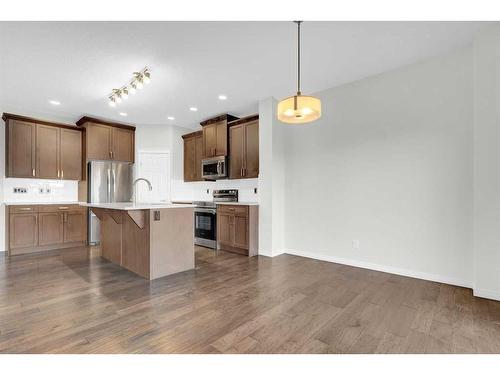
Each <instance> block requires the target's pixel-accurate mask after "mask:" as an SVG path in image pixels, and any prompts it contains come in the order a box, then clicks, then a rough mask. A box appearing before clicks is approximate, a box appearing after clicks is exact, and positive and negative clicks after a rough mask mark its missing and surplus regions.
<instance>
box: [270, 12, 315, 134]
mask: <svg viewBox="0 0 500 375" xmlns="http://www.w3.org/2000/svg"><path fill="white" fill-rule="evenodd" d="M294 22H295V23H296V24H297V94H296V95H294V96H290V97H288V98H286V99H283V100H281V101H280V102H279V103H278V111H277V112H278V120H280V121H282V122H285V123H287V124H306V123H308V122H312V121H315V120H317V119H319V118H320V117H321V100H319V99H318V98H316V97H314V96H306V95H302V93H301V92H300V24H301V23H302V21H294Z"/></svg>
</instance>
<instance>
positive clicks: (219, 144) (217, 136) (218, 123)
mask: <svg viewBox="0 0 500 375" xmlns="http://www.w3.org/2000/svg"><path fill="white" fill-rule="evenodd" d="M236 119H238V118H237V117H235V116H231V115H227V114H225V115H221V116H218V117H215V118H212V119H209V120H206V121H203V122H201V123H200V125H201V126H202V129H203V130H202V131H203V158H211V157H215V156H227V152H228V150H227V123H228V122H229V121H233V120H236Z"/></svg>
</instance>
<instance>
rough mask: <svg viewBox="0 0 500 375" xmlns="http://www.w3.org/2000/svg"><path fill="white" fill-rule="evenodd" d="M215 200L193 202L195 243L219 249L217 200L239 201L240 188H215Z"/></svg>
mask: <svg viewBox="0 0 500 375" xmlns="http://www.w3.org/2000/svg"><path fill="white" fill-rule="evenodd" d="M212 195H213V201H211V202H209V201H204V202H193V204H194V205H195V208H194V243H195V244H196V245H200V246H205V247H210V248H212V249H217V202H238V190H236V189H232V190H214V191H213V192H212Z"/></svg>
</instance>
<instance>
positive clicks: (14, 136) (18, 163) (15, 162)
mask: <svg viewBox="0 0 500 375" xmlns="http://www.w3.org/2000/svg"><path fill="white" fill-rule="evenodd" d="M3 119H4V121H5V131H6V134H5V148H6V164H7V166H6V176H7V177H35V172H36V171H35V168H36V158H35V153H36V125H35V124H34V123H32V122H25V121H18V120H13V119H9V118H6V117H5V114H4V118H3Z"/></svg>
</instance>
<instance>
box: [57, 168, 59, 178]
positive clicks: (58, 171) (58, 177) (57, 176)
mask: <svg viewBox="0 0 500 375" xmlns="http://www.w3.org/2000/svg"><path fill="white" fill-rule="evenodd" d="M57 178H59V169H58V170H57Z"/></svg>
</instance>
